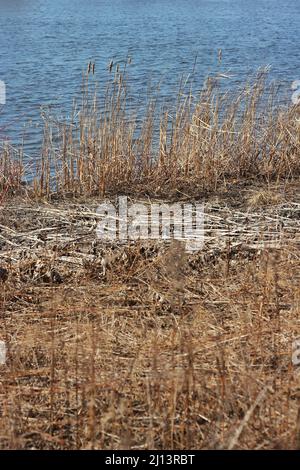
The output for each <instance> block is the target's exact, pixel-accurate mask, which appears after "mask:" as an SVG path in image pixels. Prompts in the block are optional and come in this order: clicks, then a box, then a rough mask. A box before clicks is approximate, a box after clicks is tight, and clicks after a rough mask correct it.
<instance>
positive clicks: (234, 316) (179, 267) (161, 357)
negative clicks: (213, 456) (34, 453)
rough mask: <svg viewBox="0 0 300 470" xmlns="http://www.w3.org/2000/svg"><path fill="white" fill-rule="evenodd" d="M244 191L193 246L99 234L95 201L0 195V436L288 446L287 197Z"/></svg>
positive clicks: (292, 254)
mask: <svg viewBox="0 0 300 470" xmlns="http://www.w3.org/2000/svg"><path fill="white" fill-rule="evenodd" d="M277 190H278V191H282V188H277ZM250 193H251V191H250ZM248 194H249V191H248V189H247V190H246V193H245V197H244V202H243V201H241V198H237V199H236V198H233V199H231V200H227V202H226V199H222V201H223V202H220V201H218V200H217V199H214V200H209V201H207V202H206V205H205V210H206V218H205V230H206V238H205V247H204V249H203V250H201V251H199V252H197V253H192V254H187V253H186V251H185V248H184V245H182V243H180V242H176V241H173V242H171V243H169V244H166V243H163V242H159V241H157V242H153V241H152V242H151V241H140V242H135V243H130V242H128V243H125V244H123V245H120V244H117V243H108V244H106V245H103V243H102V242H101V243H100V242H99V241H96V239H95V223H96V221H97V214H96V212H95V207H96V200H91V201H89V203H87V202H85V203H83V202H78V201H77V202H73V203H70V202H69V203H62V202H56V203H51V204H49V203H47V202H44V203H41V202H38V203H36V202H33V201H29V200H28V201H27V202H24V201H23V202H22V200H21V199H20V200H19V201H16V200H15V199H12V200H11V201H10V202H9V201H8V202H7V204H6V205H5V206H4V207H2V210H1V220H0V228H1V232H0V235H1V252H0V260H1V261H0V265H1V267H2V269H5V270H6V274H7V275H6V276H4V278H3V282H2V283H0V305H1V326H0V338H1V339H2V340H5V341H6V343H7V345H8V358H7V362H6V364H5V365H0V367H1V380H0V407H1V416H0V423H1V435H0V445H1V448H31V449H75V448H79V449H87V448H95V449H112V448H114V449H124V448H125V449H146V448H152V449H153V448H156V449H199V448H213V449H216V448H225V449H228V448H240V449H262V448H295V447H297V446H298V442H299V436H298V431H297V429H298V428H297V426H298V427H299V424H297V416H298V410H299V403H300V402H299V400H300V395H299V372H298V371H297V368H296V367H295V366H294V365H293V364H292V360H291V357H292V343H293V340H294V339H295V338H296V337H297V335H299V326H300V325H299V304H300V303H299V302H300V277H299V267H300V266H299V255H298V253H299V246H300V239H299V220H300V219H299V210H300V201H299V198H298V199H297V198H293V199H292V200H291V199H288V198H289V197H291V195H292V194H294V195H295V192H294V189H293V187H290V188H287V187H285V194H286V198H287V200H286V201H285V202H284V203H281V204H279V205H277V206H272V207H269V208H264V209H262V210H258V211H253V212H251V211H249V210H248V209H247V207H248V206H247V200H248Z"/></svg>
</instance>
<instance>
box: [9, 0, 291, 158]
mask: <svg viewBox="0 0 300 470" xmlns="http://www.w3.org/2000/svg"><path fill="white" fill-rule="evenodd" d="M299 27H300V1H299V0H85V1H83V0H81V1H79V0H0V80H2V81H4V82H5V83H6V87H7V102H6V105H4V106H1V105H0V139H3V138H9V139H10V140H11V141H12V142H13V143H16V142H17V141H18V139H19V137H20V134H21V132H25V143H26V151H27V152H28V154H30V155H31V156H32V155H34V154H35V153H36V154H37V153H38V147H39V144H40V141H41V134H42V132H41V125H40V123H41V119H40V108H41V106H47V105H51V106H52V107H53V109H54V110H57V111H55V112H59V111H58V110H59V109H68V108H69V107H70V104H71V103H72V99H73V98H74V97H76V96H77V95H78V93H79V91H80V84H81V76H82V71H83V70H85V69H86V65H87V63H88V62H89V61H90V60H92V61H95V62H96V68H97V79H99V80H100V81H102V80H104V79H105V78H106V77H107V74H108V72H107V64H108V62H109V61H110V59H114V60H115V61H118V60H122V59H124V58H125V57H126V56H127V54H130V55H131V57H132V58H133V62H132V65H131V66H130V76H131V80H132V85H133V86H132V93H133V95H135V96H136V97H137V98H138V99H139V100H141V101H143V99H145V97H146V92H147V86H148V84H149V77H150V76H151V77H152V81H153V82H154V83H155V82H158V81H159V80H162V86H161V94H162V96H163V97H166V98H167V97H169V96H172V94H173V93H174V89H175V88H176V86H177V84H178V82H179V79H180V77H181V75H182V74H187V73H189V72H190V71H191V70H192V69H193V63H194V60H195V57H196V56H197V57H198V59H197V64H196V70H195V82H196V83H195V85H196V87H199V88H201V86H202V85H203V81H204V79H205V77H206V76H207V75H208V74H211V73H215V72H217V71H222V72H229V73H230V75H231V76H232V78H231V79H230V81H231V83H232V85H234V84H236V83H238V82H241V81H243V80H244V79H245V78H246V77H247V75H248V74H249V72H253V71H254V70H255V69H257V68H258V67H260V66H264V65H266V64H268V65H270V66H271V78H273V79H275V80H280V81H281V82H282V84H283V90H289V89H290V86H291V82H292V81H293V80H296V79H300V49H299V45H300V28H299ZM219 49H222V51H223V56H222V62H221V64H220V63H219V62H218V50H219ZM229 85H230V83H229Z"/></svg>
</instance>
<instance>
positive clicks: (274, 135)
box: [34, 64, 300, 197]
mask: <svg viewBox="0 0 300 470" xmlns="http://www.w3.org/2000/svg"><path fill="white" fill-rule="evenodd" d="M127 66H128V64H126V66H125V68H124V70H122V71H121V70H120V69H119V67H116V68H110V70H111V78H110V79H109V81H108V83H107V85H106V86H105V88H104V90H102V92H101V90H100V92H99V90H98V88H99V87H98V85H97V84H95V83H94V77H93V75H91V74H87V75H86V76H85V77H84V81H83V92H82V101H81V103H80V104H77V105H76V106H75V107H74V111H73V114H72V116H71V119H70V120H69V121H65V122H60V123H57V122H54V121H53V120H51V119H49V118H47V116H46V115H45V116H44V121H45V129H44V144H43V149H42V152H41V153H42V159H41V162H39V167H38V169H37V172H36V177H35V182H34V187H35V192H36V194H38V195H46V196H49V195H50V194H51V193H53V192H56V193H59V194H60V195H76V196H78V195H97V194H98V195H104V194H105V193H106V194H118V193H120V192H123V193H124V192H127V193H129V194H133V193H135V194H137V193H139V194H140V193H143V194H151V195H155V196H160V197H165V196H167V197H169V195H170V192H172V193H173V194H174V195H175V196H177V197H178V194H180V192H185V193H186V192H188V193H189V194H190V192H191V191H193V194H195V191H196V192H201V191H202V192H203V191H216V190H218V189H220V188H223V187H224V186H226V185H228V184H232V182H234V181H239V182H240V181H245V180H251V179H255V180H258V179H259V180H261V181H263V182H265V183H269V182H270V181H271V182H272V181H278V180H291V179H292V178H297V177H298V176H299V172H300V163H299V162H300V160H299V144H300V141H299V136H300V134H299V106H296V105H291V106H286V107H282V106H281V107H280V106H278V101H279V94H278V89H277V88H276V87H275V86H274V85H272V84H270V83H269V81H268V76H267V72H266V71H264V70H262V71H259V72H258V73H257V75H256V76H255V77H254V78H253V79H250V80H249V83H246V84H245V85H244V86H240V87H237V88H236V89H233V90H230V91H228V90H227V91H225V89H224V87H223V86H222V87H221V86H220V82H221V80H222V79H223V80H225V78H224V76H222V75H220V76H217V77H209V78H208V79H207V81H206V83H205V86H204V87H203V89H202V91H200V92H197V93H195V94H194V93H193V89H192V85H191V86H190V88H189V89H188V90H187V89H186V88H187V86H184V84H182V85H181V86H180V87H179V90H178V94H177V97H176V98H175V99H174V100H173V103H171V104H169V105H168V106H167V105H161V104H159V103H161V102H162V99H161V98H160V97H159V91H158V92H157V94H155V93H153V96H150V97H148V103H147V104H146V105H145V106H144V108H143V110H141V109H138V106H137V105H135V104H134V102H132V100H131V92H130V79H129V78H128V74H127V69H126V67H127ZM70 122H71V124H70Z"/></svg>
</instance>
